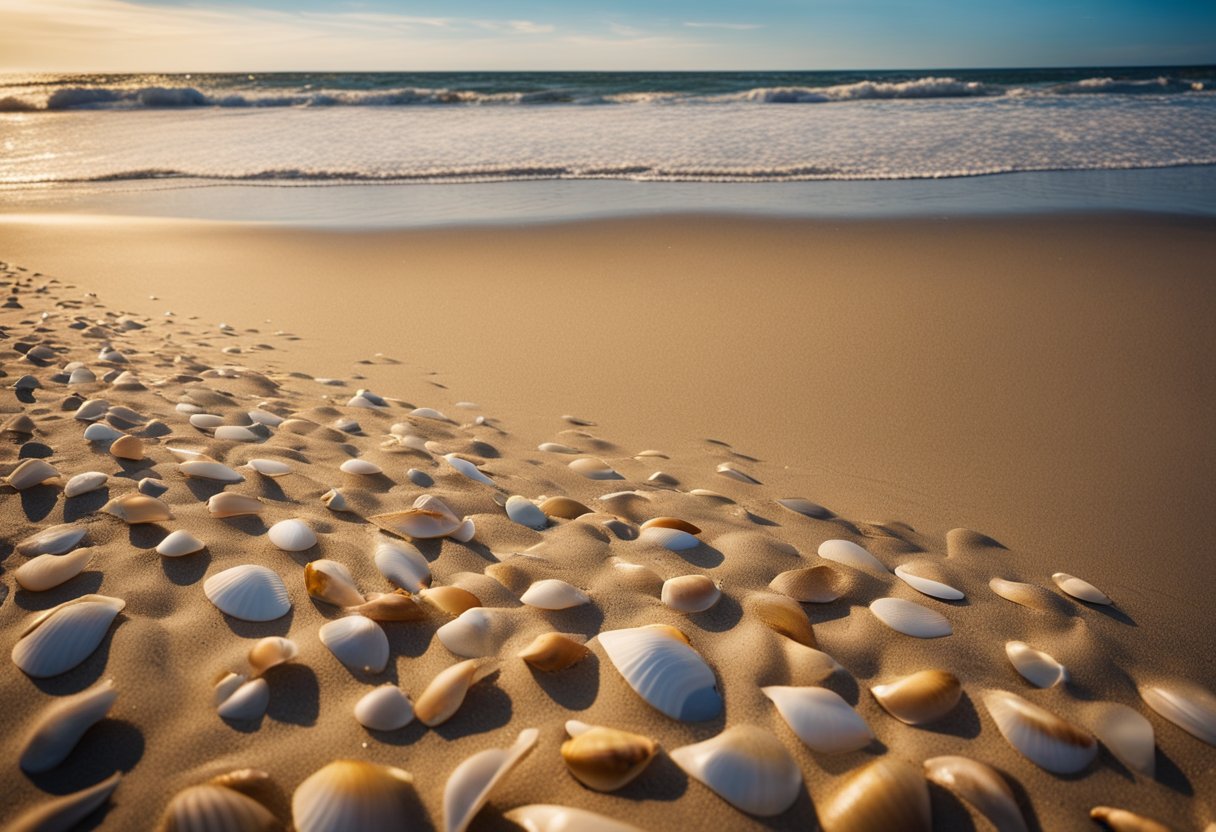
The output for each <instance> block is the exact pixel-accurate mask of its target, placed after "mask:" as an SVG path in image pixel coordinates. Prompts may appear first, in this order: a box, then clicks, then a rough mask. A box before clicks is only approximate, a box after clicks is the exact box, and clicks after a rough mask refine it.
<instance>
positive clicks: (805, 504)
mask: <svg viewBox="0 0 1216 832" xmlns="http://www.w3.org/2000/svg"><path fill="white" fill-rule="evenodd" d="M777 505H779V506H781V507H782V508H784V509H786V510H788V511H792V512H794V513H795V514H801V515H803V516H804V517H810V518H812V519H815V520H827V519H828V518H830V517H833V516H834V515H833V514H832V512H830V511H828V510H827V509H826V508H824V507H823V506H821V505H819V504H818V503H812V502H811V501H810V500H804V499H803V498H801V497H787V498H785V499H784V500H777Z"/></svg>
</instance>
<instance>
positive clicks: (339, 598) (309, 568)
mask: <svg viewBox="0 0 1216 832" xmlns="http://www.w3.org/2000/svg"><path fill="white" fill-rule="evenodd" d="M272 531H273V529H272ZM304 587H305V589H307V590H308V594H309V595H311V596H312V597H313V598H316V599H317V600H318V601H324V602H325V603H327V604H333V605H334V606H335V607H357V606H359V605H360V604H362V603H363V601H364V598H363V595H362V594H361V593H360V592H359V590H358V588H357V587H356V586H355V578H354V576H353V575H351V574H350V570H349V569H347V568H346V567H345V566H343V565H342V564H340V563H338V562H337V561H333V560H314V561H311V562H310V563H306V564H304Z"/></svg>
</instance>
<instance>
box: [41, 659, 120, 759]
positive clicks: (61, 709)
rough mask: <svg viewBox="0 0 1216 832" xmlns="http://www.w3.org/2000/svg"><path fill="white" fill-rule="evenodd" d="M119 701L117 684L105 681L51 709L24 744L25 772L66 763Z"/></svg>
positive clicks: (53, 705) (60, 702) (44, 714)
mask: <svg viewBox="0 0 1216 832" xmlns="http://www.w3.org/2000/svg"><path fill="white" fill-rule="evenodd" d="M117 698H118V691H116V690H114V683H113V682H112V681H110V680H106V681H104V682H102V683H101V684H98V685H94V686H93V687H91V688H89V689H88V690H86V691H84V692H82V693H78V694H76V695H75V696H69V697H67V698H66V699H60V700H58V701H57V702H55V703H54V704H52V705H51V706H49V707H48V708H47V709H46V710H45V711H43V713H42V715H41V716H39V717H38V721H37V722H36V723H35V724H34V728H33V730H32V731H31V732H30V735H29V737H28V738H27V739H26V741H25V747H24V748H23V750H22V752H21V761H20V762H21V769H22V771H27V772H29V773H31V774H37V773H39V772H43V771H50V770H51V769H52V768H54V767H55V766H57V765H59V764H60V763H62V762H63V761H64V760H66V759H67V757H68V754H70V753H72V749H73V748H75V747H76V743H78V742H80V738H81V737H82V736H84V733H85V731H87V730H89V728H91V727H92V726H93V724H94V723H96V722H97V721H98V720H100V719H102V718H103V717H105V715H106V714H107V713H109V712H110V708H111V707H112V706H113V705H114V700H115V699H117Z"/></svg>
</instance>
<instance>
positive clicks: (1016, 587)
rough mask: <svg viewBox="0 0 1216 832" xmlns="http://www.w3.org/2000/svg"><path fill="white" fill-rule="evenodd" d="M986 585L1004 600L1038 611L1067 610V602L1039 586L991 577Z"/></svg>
mask: <svg viewBox="0 0 1216 832" xmlns="http://www.w3.org/2000/svg"><path fill="white" fill-rule="evenodd" d="M988 587H989V588H990V589H991V590H992V591H993V592H995V593H996V594H997V595H999V596H1001V597H1002V598H1004V599H1005V600H1006V601H1012V602H1013V603H1015V604H1018V605H1020V606H1023V607H1026V608H1028V609H1032V610H1038V611H1039V612H1067V610H1068V604H1067V603H1066V602H1065V601H1064V599H1062V598H1061V597H1060V596H1058V595H1056V594H1055V593H1054V592H1050V591H1048V590H1046V589H1044V588H1043V587H1041V586H1036V585H1034V584H1024V583H1019V582H1018V581H1007V580H1005V579H1004V578H993V579H992V580H990V581H989V582H988Z"/></svg>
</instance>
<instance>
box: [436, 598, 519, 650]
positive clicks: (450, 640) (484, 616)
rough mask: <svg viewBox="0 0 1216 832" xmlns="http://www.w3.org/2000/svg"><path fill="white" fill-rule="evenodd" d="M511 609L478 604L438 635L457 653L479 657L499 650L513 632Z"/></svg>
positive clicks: (444, 626)
mask: <svg viewBox="0 0 1216 832" xmlns="http://www.w3.org/2000/svg"><path fill="white" fill-rule="evenodd" d="M511 617H512V616H511V615H510V611H509V610H502V609H490V608H486V607H474V608H472V609H469V610H465V611H464V612H462V613H461V614H460V615H459V616H457V617H456V619H455V620H454V621H449V622H448V623H447V624H444V625H443V626H442V627H440V628H439V629H438V630H436V631H435V635H436V636H437V637H438V638H439V640H440V641H441V642H443V646H444V647H446V648H448V649H449V650H451V651H452V652H453V653H455V654H456V655H457V656H461V657H462V658H466V659H476V658H480V657H481V656H492V655H495V654H497V653H498V650H499V648H500V647H502V645H503V642H505V641H506V640H507V638H508V637H509V636H510V635H511V632H512V627H511V622H510V620H509V618H511Z"/></svg>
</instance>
